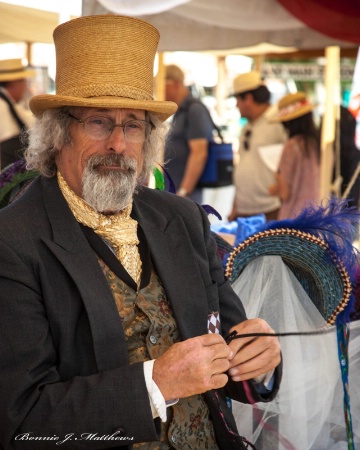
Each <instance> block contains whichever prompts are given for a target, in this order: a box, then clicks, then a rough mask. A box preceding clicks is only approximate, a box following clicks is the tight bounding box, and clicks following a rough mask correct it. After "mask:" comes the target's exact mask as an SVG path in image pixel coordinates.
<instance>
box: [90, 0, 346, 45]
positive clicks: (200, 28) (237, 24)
mask: <svg viewBox="0 0 360 450" xmlns="http://www.w3.org/2000/svg"><path fill="white" fill-rule="evenodd" d="M109 12H111V13H116V14H124V15H130V16H135V17H140V18H142V19H144V20H146V21H147V22H150V23H152V24H153V25H154V26H156V28H158V29H159V30H160V34H161V39H160V43H159V51H175V50H187V51H199V50H220V49H227V50H228V49H234V48H238V47H248V46H253V45H256V44H260V43H262V42H267V43H271V44H275V45H282V46H287V47H296V48H297V49H314V48H317V49H318V48H325V47H327V46H332V45H339V46H342V47H353V46H354V43H351V42H345V41H342V40H338V39H334V38H330V37H327V36H325V35H323V34H320V33H318V32H316V31H314V30H312V29H310V28H309V27H307V26H306V25H305V24H304V23H303V22H301V21H300V20H298V19H296V18H295V17H294V16H293V15H291V14H290V13H289V12H288V11H286V9H285V8H283V7H282V6H281V5H280V4H279V2H278V1H276V0H251V1H248V0H222V1H218V0H151V1H149V0H83V7H82V15H84V16H87V15H91V14H103V13H109Z"/></svg>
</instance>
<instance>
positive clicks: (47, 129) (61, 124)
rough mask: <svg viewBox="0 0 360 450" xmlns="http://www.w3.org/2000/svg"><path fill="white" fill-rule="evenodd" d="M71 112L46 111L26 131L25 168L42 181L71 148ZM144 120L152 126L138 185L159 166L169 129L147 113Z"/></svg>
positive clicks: (52, 174)
mask: <svg viewBox="0 0 360 450" xmlns="http://www.w3.org/2000/svg"><path fill="white" fill-rule="evenodd" d="M73 110H74V108H71V107H64V108H57V109H49V110H47V111H45V112H44V114H43V115H42V116H40V117H39V118H38V119H37V121H36V122H35V125H34V126H33V127H32V128H31V129H30V130H29V132H28V136H29V145H28V148H27V149H26V151H25V159H26V166H27V168H28V169H34V170H37V171H38V172H39V173H40V174H41V175H43V176H45V177H53V176H54V175H55V174H56V171H57V168H56V161H55V158H56V155H57V152H58V151H59V150H60V149H61V148H63V147H64V146H65V145H71V137H70V132H69V124H70V121H71V118H70V117H69V116H68V115H67V114H69V113H70V114H72V113H73ZM145 118H146V120H148V121H150V122H152V123H153V124H154V125H155V130H153V131H152V132H151V134H150V135H149V136H148V138H147V139H146V141H145V143H144V147H143V157H144V163H143V168H142V171H141V174H140V176H139V179H138V182H139V183H144V182H146V181H147V180H148V177H149V175H150V173H151V171H152V170H153V168H154V167H155V166H156V165H157V164H158V163H159V162H160V157H161V155H162V152H163V149H164V146H165V140H166V134H167V131H168V125H167V124H166V123H162V122H161V121H160V120H159V119H158V118H157V117H156V116H155V115H153V114H151V113H148V112H146V115H145Z"/></svg>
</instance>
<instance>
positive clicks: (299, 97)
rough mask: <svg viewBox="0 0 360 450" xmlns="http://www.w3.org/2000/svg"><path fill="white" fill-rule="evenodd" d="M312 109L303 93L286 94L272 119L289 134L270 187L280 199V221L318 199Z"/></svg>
mask: <svg viewBox="0 0 360 450" xmlns="http://www.w3.org/2000/svg"><path fill="white" fill-rule="evenodd" d="M313 109H314V106H313V105H311V104H310V103H309V102H308V100H307V98H306V95H305V93H304V92H297V93H295V94H287V95H285V96H284V97H283V98H282V99H281V100H280V101H279V113H278V114H277V115H276V116H275V117H274V118H273V120H274V121H277V122H281V123H282V124H283V126H284V128H285V129H286V130H287V132H288V135H289V139H288V140H287V141H286V143H285V146H284V150H283V152H282V155H281V159H280V163H279V169H278V173H277V174H276V182H275V183H274V184H272V185H271V186H269V193H270V194H271V195H278V196H279V198H280V200H281V208H280V211H279V215H278V219H279V220H282V219H286V218H288V217H294V216H297V215H298V214H299V213H300V212H301V211H302V210H303V209H304V208H305V207H306V206H309V203H311V204H313V205H314V206H315V205H317V204H319V202H320V138H319V131H318V129H317V128H316V125H315V122H314V119H313V115H312V110H313Z"/></svg>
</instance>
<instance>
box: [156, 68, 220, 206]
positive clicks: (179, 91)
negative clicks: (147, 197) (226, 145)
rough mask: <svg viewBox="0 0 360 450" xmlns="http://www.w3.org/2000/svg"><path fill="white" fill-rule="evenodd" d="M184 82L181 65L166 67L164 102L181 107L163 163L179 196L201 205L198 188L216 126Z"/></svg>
mask: <svg viewBox="0 0 360 450" xmlns="http://www.w3.org/2000/svg"><path fill="white" fill-rule="evenodd" d="M184 79H185V76H184V72H183V71H182V70H181V69H180V68H179V67H178V66H176V65H174V64H170V65H168V66H166V68H165V80H166V85H165V99H166V100H168V101H172V102H174V103H176V104H177V105H178V107H179V108H178V110H177V111H176V113H175V114H174V117H173V120H172V127H171V129H170V132H169V135H168V139H167V143H166V147H165V158H164V160H165V163H166V170H167V171H168V173H169V175H170V176H171V178H172V180H173V182H174V184H175V187H176V191H177V194H178V195H180V196H182V197H189V198H191V199H192V200H194V201H196V202H197V203H200V204H201V203H202V194H203V190H202V189H201V188H198V187H197V186H196V185H197V182H198V181H199V178H200V177H201V174H202V173H203V170H204V168H205V164H206V161H207V157H208V142H209V141H211V140H213V124H212V122H211V118H210V115H209V112H208V111H207V110H206V106H205V105H203V104H201V102H200V100H196V101H195V99H194V97H193V96H192V95H191V93H190V91H189V89H188V88H187V86H185V84H184Z"/></svg>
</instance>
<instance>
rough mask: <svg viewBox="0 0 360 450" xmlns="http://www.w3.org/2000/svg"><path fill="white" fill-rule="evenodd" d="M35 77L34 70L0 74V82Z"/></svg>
mask: <svg viewBox="0 0 360 450" xmlns="http://www.w3.org/2000/svg"><path fill="white" fill-rule="evenodd" d="M35 75H36V70H32V69H26V70H19V71H16V72H7V73H0V82H2V81H15V80H22V79H24V78H30V77H34V76H35Z"/></svg>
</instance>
